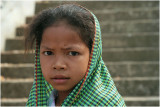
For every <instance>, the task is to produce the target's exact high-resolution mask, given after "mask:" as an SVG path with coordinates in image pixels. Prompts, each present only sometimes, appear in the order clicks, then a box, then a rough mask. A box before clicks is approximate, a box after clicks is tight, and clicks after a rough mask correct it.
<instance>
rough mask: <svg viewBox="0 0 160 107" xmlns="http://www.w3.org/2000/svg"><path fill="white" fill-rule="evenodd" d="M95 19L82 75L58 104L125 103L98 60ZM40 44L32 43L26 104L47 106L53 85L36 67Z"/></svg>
mask: <svg viewBox="0 0 160 107" xmlns="http://www.w3.org/2000/svg"><path fill="white" fill-rule="evenodd" d="M91 14H92V15H93V17H94V21H95V36H94V41H93V45H92V51H91V55H90V59H89V65H88V70H87V72H86V75H85V77H84V78H83V79H82V80H81V81H80V82H79V83H78V84H77V85H76V86H75V88H74V89H73V91H72V92H71V93H70V94H69V95H68V96H67V98H66V99H65V100H64V102H63V103H62V106H80V105H81V106H125V103H124V100H123V99H122V97H121V95H120V94H119V93H118V91H117V89H116V87H115V84H114V82H113V79H112V78H111V76H110V73H109V71H108V69H107V67H106V66H105V64H104V61H103V60H102V40H101V30H100V25H99V22H98V20H97V18H96V16H95V15H94V14H93V13H91ZM39 54H40V47H39V46H38V45H37V44H36V49H35V68H34V82H33V86H32V89H31V91H30V95H29V98H28V102H27V103H26V106H47V101H48V99H49V96H50V94H51V92H52V90H53V87H52V86H51V85H50V84H49V83H48V82H47V81H46V80H45V79H44V77H43V74H42V72H41V66H40V55H39Z"/></svg>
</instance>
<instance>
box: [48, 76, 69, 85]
mask: <svg viewBox="0 0 160 107" xmlns="http://www.w3.org/2000/svg"><path fill="white" fill-rule="evenodd" d="M51 79H52V80H53V82H54V83H56V84H64V83H66V82H67V81H68V80H69V79H70V77H66V76H63V75H56V76H54V77H53V78H51Z"/></svg>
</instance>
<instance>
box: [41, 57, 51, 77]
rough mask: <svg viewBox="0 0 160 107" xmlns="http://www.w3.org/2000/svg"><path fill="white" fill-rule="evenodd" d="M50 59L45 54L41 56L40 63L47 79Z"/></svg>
mask: <svg viewBox="0 0 160 107" xmlns="http://www.w3.org/2000/svg"><path fill="white" fill-rule="evenodd" d="M47 62H48V60H47V59H46V58H44V57H43V56H40V64H41V71H42V73H43V76H44V78H45V79H46V80H47V77H48V75H49V72H48V71H50V70H49V66H50V65H49V63H47Z"/></svg>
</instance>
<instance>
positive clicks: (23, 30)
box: [16, 25, 27, 36]
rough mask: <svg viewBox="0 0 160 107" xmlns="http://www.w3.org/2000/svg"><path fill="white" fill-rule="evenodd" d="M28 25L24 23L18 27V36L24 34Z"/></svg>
mask: <svg viewBox="0 0 160 107" xmlns="http://www.w3.org/2000/svg"><path fill="white" fill-rule="evenodd" d="M26 27H27V25H22V26H19V27H17V28H16V36H23V35H24V33H25V28H26Z"/></svg>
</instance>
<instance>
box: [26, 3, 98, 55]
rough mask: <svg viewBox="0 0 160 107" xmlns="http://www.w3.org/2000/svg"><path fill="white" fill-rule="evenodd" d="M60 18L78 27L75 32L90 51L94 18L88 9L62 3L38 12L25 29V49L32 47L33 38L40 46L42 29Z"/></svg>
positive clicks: (93, 31)
mask: <svg viewBox="0 0 160 107" xmlns="http://www.w3.org/2000/svg"><path fill="white" fill-rule="evenodd" d="M62 20H66V22H67V24H69V25H71V26H72V27H74V28H76V29H78V30H76V31H77V33H79V36H80V38H81V39H82V41H84V43H85V44H86V45H87V46H88V48H89V50H90V52H91V49H92V43H93V39H94V33H95V23H94V18H93V16H92V15H91V13H90V12H89V11H88V10H86V9H85V8H83V7H81V6H78V5H75V4H64V5H60V6H59V7H57V8H49V9H46V10H43V11H42V12H40V13H39V14H38V15H37V16H36V17H35V18H34V19H33V20H32V22H31V23H30V24H29V26H28V27H27V29H26V34H25V50H26V51H27V50H29V49H32V48H33V44H34V42H35V40H37V43H38V45H39V46H40V44H41V39H42V34H43V31H44V30H45V29H46V28H47V27H50V26H52V25H53V24H55V23H57V22H60V21H62Z"/></svg>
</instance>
